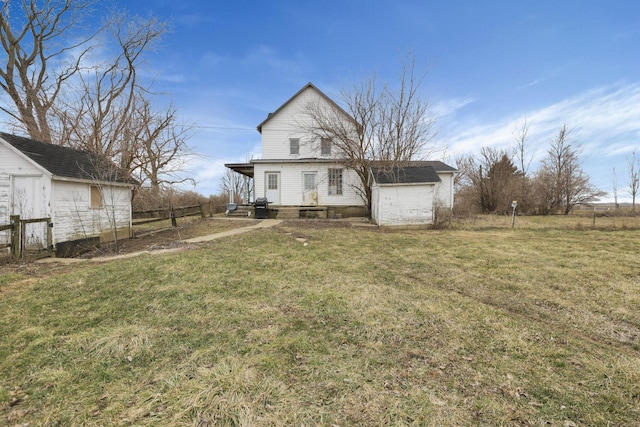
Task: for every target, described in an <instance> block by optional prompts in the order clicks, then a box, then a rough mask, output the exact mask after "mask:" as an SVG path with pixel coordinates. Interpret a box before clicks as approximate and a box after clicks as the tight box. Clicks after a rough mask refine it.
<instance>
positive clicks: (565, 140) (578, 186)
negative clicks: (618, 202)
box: [537, 124, 605, 215]
mask: <svg viewBox="0 0 640 427" xmlns="http://www.w3.org/2000/svg"><path fill="white" fill-rule="evenodd" d="M569 134H570V130H569V129H568V128H567V125H566V124H565V125H563V126H562V128H560V131H559V132H558V135H557V136H556V137H555V138H554V139H553V140H552V141H551V145H550V147H549V150H548V151H547V156H546V157H545V158H544V159H543V161H542V168H541V170H539V171H538V175H537V179H539V180H541V181H544V187H546V188H547V196H546V197H545V198H546V200H547V202H548V206H547V207H548V209H549V211H553V210H554V209H561V210H562V213H563V214H565V215H567V214H569V212H571V209H573V207H574V206H575V205H576V204H578V203H587V202H592V201H595V200H597V198H598V197H601V196H603V195H604V194H605V193H604V192H602V191H600V190H598V189H596V188H595V187H594V186H593V185H591V183H590V181H589V177H588V176H587V175H585V174H584V172H583V171H582V168H581V166H580V150H579V148H576V147H575V146H574V145H573V144H572V143H571V140H570V138H569Z"/></svg>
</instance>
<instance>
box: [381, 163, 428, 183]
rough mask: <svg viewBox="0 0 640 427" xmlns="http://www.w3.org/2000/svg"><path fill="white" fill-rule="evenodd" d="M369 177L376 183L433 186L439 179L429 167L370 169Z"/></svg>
mask: <svg viewBox="0 0 640 427" xmlns="http://www.w3.org/2000/svg"><path fill="white" fill-rule="evenodd" d="M371 175H372V176H373V179H374V180H375V181H376V183H378V184H380V185H384V184H435V183H437V182H440V181H441V180H440V177H439V176H438V173H437V172H436V170H435V169H434V168H433V167H431V166H407V167H394V168H391V169H389V168H384V167H372V168H371Z"/></svg>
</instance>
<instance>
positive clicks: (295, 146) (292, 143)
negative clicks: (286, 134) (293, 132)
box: [289, 138, 300, 154]
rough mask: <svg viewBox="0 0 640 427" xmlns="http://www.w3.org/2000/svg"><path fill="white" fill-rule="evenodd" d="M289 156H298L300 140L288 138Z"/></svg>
mask: <svg viewBox="0 0 640 427" xmlns="http://www.w3.org/2000/svg"><path fill="white" fill-rule="evenodd" d="M289 154H300V138H289Z"/></svg>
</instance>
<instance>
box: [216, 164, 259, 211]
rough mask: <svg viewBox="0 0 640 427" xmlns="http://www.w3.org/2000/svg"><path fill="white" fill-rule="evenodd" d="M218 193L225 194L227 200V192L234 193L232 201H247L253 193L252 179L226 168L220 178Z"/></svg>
mask: <svg viewBox="0 0 640 427" xmlns="http://www.w3.org/2000/svg"><path fill="white" fill-rule="evenodd" d="M220 194H224V195H226V197H227V200H229V194H234V195H235V200H234V202H237V203H242V202H243V201H247V202H248V201H249V200H251V198H252V195H253V180H252V179H248V177H246V176H244V175H242V174H239V173H237V172H234V171H232V170H231V169H227V171H226V173H225V174H224V175H223V176H222V178H221V179H220Z"/></svg>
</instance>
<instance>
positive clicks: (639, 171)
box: [627, 149, 640, 213]
mask: <svg viewBox="0 0 640 427" xmlns="http://www.w3.org/2000/svg"><path fill="white" fill-rule="evenodd" d="M627 165H628V167H629V185H628V187H627V188H628V191H629V194H630V195H631V212H633V213H635V212H636V196H637V195H638V191H640V159H638V158H637V155H636V150H635V149H634V150H633V152H632V153H631V157H627Z"/></svg>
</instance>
